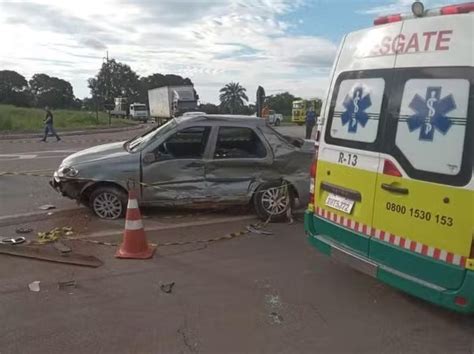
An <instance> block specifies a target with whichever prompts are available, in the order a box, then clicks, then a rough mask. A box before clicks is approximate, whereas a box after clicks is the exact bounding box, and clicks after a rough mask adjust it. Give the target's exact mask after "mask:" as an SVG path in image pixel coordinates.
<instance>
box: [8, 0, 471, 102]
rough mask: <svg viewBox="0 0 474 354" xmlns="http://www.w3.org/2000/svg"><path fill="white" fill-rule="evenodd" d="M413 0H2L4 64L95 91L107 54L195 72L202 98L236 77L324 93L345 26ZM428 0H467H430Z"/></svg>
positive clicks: (211, 97) (150, 67)
mask: <svg viewBox="0 0 474 354" xmlns="http://www.w3.org/2000/svg"><path fill="white" fill-rule="evenodd" d="M411 2H412V1H411V0H194V1H193V0H80V1H72V0H69V1H68V0H36V1H5V0H0V33H1V36H0V48H1V49H0V70H4V69H9V70H16V71H18V72H20V73H21V74H23V75H24V76H26V77H27V79H29V78H30V77H31V76H32V75H33V74H35V73H46V74H48V75H51V76H57V77H60V78H63V79H66V80H68V81H70V82H71V83H72V85H73V87H74V93H75V95H76V96H77V97H80V98H83V97H86V96H88V95H89V89H88V88H87V79H88V78H89V77H92V76H94V75H95V74H96V73H97V71H98V69H99V67H100V66H101V64H102V61H103V57H104V56H105V54H106V51H108V52H109V56H110V57H111V58H115V59H117V60H118V61H121V62H124V63H126V64H128V65H130V66H131V67H132V69H134V70H135V71H136V72H137V73H138V74H139V75H141V76H146V75H149V74H152V73H163V74H168V73H173V74H179V75H182V76H185V77H190V78H191V79H192V80H193V82H194V83H195V86H196V89H197V91H198V93H199V94H200V96H201V101H202V102H212V103H217V101H218V91H219V89H220V88H221V87H222V86H223V85H224V84H226V83H227V82H230V81H238V82H240V83H241V84H242V85H243V86H244V87H246V88H247V91H248V94H249V96H250V97H251V101H254V98H253V97H254V96H255V90H256V88H257V86H258V85H262V86H264V87H265V89H266V91H267V94H272V93H278V92H282V91H290V92H291V93H293V94H296V95H299V96H302V97H311V96H322V95H323V94H324V91H325V89H326V86H327V83H328V75H329V71H330V67H331V64H332V61H333V59H334V56H335V53H336V50H337V46H338V43H339V41H340V39H341V37H342V36H343V34H344V33H346V32H350V31H353V30H355V29H360V28H363V27H368V26H371V25H372V21H373V19H374V18H375V17H376V16H377V15H380V14H387V13H398V12H406V11H410V4H411ZM424 2H425V4H426V5H439V2H442V3H455V2H462V1H461V0H457V1H456V0H455V1H450V0H438V1H435V0H432V1H424Z"/></svg>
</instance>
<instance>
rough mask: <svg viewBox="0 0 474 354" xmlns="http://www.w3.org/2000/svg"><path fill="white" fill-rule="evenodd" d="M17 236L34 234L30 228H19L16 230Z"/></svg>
mask: <svg viewBox="0 0 474 354" xmlns="http://www.w3.org/2000/svg"><path fill="white" fill-rule="evenodd" d="M15 232H16V233H17V234H29V233H30V232H33V229H32V228H30V227H19V228H17V229H16V230H15Z"/></svg>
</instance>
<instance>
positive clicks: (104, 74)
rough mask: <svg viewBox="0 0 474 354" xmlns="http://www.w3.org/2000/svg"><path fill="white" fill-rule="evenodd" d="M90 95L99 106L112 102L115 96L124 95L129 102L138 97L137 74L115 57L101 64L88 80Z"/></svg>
mask: <svg viewBox="0 0 474 354" xmlns="http://www.w3.org/2000/svg"><path fill="white" fill-rule="evenodd" d="M88 83H89V88H90V90H91V95H92V98H93V99H94V100H97V102H98V104H99V106H100V108H103V107H104V105H110V104H113V102H114V98H115V97H126V98H127V99H128V101H129V102H134V101H136V100H137V99H138V98H139V96H140V95H139V86H140V85H139V80H138V75H137V74H136V73H135V72H134V71H133V70H132V69H131V68H130V66H128V65H127V64H123V63H120V62H117V61H116V60H115V59H111V60H108V61H107V62H105V63H103V64H102V67H101V68H100V70H99V72H98V73H97V75H96V76H95V77H93V78H90V79H89V80H88Z"/></svg>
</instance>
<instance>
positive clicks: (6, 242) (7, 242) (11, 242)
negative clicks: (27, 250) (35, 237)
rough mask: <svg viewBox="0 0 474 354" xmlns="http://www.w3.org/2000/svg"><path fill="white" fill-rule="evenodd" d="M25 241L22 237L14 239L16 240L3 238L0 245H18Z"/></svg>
mask: <svg viewBox="0 0 474 354" xmlns="http://www.w3.org/2000/svg"><path fill="white" fill-rule="evenodd" d="M25 241H26V238H24V237H23V236H22V237H16V238H9V237H5V238H2V239H1V240H0V243H1V244H3V245H19V244H21V243H24V242H25Z"/></svg>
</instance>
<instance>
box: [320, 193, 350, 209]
mask: <svg viewBox="0 0 474 354" xmlns="http://www.w3.org/2000/svg"><path fill="white" fill-rule="evenodd" d="M326 205H327V206H328V207H330V208H333V209H336V210H339V211H342V212H344V213H347V214H350V213H351V212H352V208H353V207H354V201H353V200H350V199H347V198H344V197H341V196H339V195H336V194H332V193H329V195H328V197H327V198H326Z"/></svg>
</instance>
